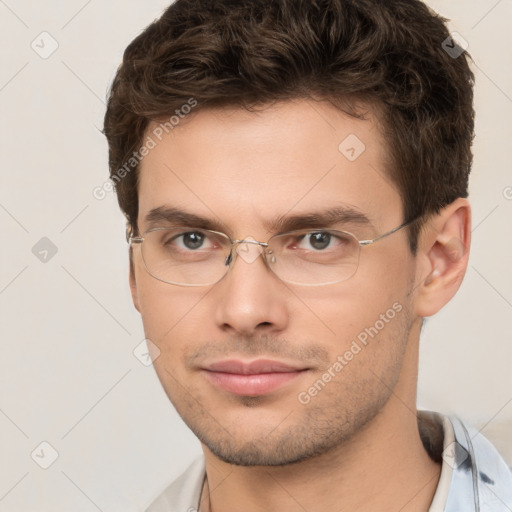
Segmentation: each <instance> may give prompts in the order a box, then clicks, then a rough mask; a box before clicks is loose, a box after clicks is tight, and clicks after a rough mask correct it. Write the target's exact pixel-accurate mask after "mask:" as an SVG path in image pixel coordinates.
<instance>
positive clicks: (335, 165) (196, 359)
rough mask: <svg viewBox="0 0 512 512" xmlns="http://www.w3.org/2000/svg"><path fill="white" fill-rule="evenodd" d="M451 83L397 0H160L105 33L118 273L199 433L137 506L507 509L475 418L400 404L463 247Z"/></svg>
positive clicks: (440, 44) (418, 16) (437, 22)
mask: <svg viewBox="0 0 512 512" xmlns="http://www.w3.org/2000/svg"><path fill="white" fill-rule="evenodd" d="M458 50H460V51H458ZM472 86H473V74H472V72H471V71H470V68H469V66H468V56H467V55H466V54H464V53H463V52H462V50H461V49H460V48H459V47H458V46H457V45H456V43H455V41H453V39H452V38H451V37H450V34H449V33H448V31H447V28H446V26H445V24H444V20H442V19H441V18H440V17H438V16H436V15H435V14H434V13H432V12H431V11H430V10H429V9H428V8H427V7H426V6H425V5H424V4H422V3H421V2H419V1H416V0H389V1H386V2H382V1H379V0H358V1H355V0H242V1H232V0H219V1H215V2H211V1H209V0H177V1H176V2H175V3H174V4H173V5H171V6H170V7H169V8H168V9H167V11H165V12H164V14H163V15H162V17H161V18H160V19H159V20H157V21H155V22H154V23H153V24H152V25H150V26H149V27H148V28H147V29H146V30H145V31H144V32H143V33H142V34H141V35H139V36H138V37H137V38H136V39H135V40H134V41H133V42H132V43H131V44H130V45H129V46H128V48H127V49H126V52H125V54H124V58H123V63H122V65H121V67H120V68H119V70H118V72H117V75H116V77H115V79H114V82H113V85H112V89H111V92H110V97H109V103H108V109H107V112H106V117H105V128H104V131H105V134H106V136H107V139H108V143H109V150H110V171H111V179H112V180H113V182H114V183H115V185H116V189H117V194H118V200H119V204H120V206H121V209H122V210H123V212H124V213H125V215H126V218H127V222H128V240H129V242H130V286H131V292H132V297H133V302H134V304H135V307H136V308H137V310H138V311H139V312H140V313H141V316H142V321H143V324H144V330H145V333H146V337H147V338H148V339H149V340H150V341H149V342H148V345H149V347H150V350H152V353H153V355H154V366H155V369H156V372H157V374H158V377H159V379H160V381H161V383H162V385H163V387H164V389H165V391H166V393H167V395H168V397H169V399H170V400H171V402H172V403H173V405H174V406H175V407H176V409H177V411H178V412H179V414H180V415H181V416H182V418H183V419H184V421H185V422H186V423H187V425H188V426H189V427H190V428H191V429H192V431H193V432H194V433H195V434H196V436H197V437H198V438H199V440H200V441H201V443H202V448H203V451H204V459H203V458H202V459H200V460H199V461H197V462H196V463H195V464H193V465H192V466H191V467H190V468H189V470H188V471H187V472H186V473H185V474H184V475H183V476H182V477H181V478H180V479H179V480H178V481H176V482H175V483H173V484H172V485H171V486H169V488H167V489H166V490H164V492H163V493H162V494H161V495H160V496H159V497H158V498H157V499H156V501H155V502H154V503H153V504H151V506H150V507H149V508H148V511H150V512H156V511H159V512H163V511H183V512H185V511H187V510H188V511H192V510H200V511H208V510H209V511H215V512H219V511H221V512H232V511H237V510H241V509H243V510H244V511H247V512H252V511H261V510H279V511H284V512H286V511H290V512H291V511H299V510H300V511H304V510H306V511H318V510H336V511H337V510H339V511H354V510H357V511H358V512H367V511H379V512H388V511H393V512H396V511H398V510H400V511H402V512H410V511H415V512H417V511H432V512H433V511H441V510H444V511H447V512H453V511H456V510H457V511H461V510H464V511H470V510H475V511H477V510H478V511H482V512H483V511H505V510H510V509H511V507H512V476H511V474H510V472H509V470H508V468H507V466H506V465H505V463H504V462H503V460H502V459H501V458H500V456H499V455H498V454H497V453H496V451H495V450H494V448H493V447H492V446H491V445H490V444H489V443H488V441H486V440H485V439H484V438H483V437H482V436H481V435H480V434H479V433H478V432H476V431H474V430H472V429H470V428H469V427H467V426H466V425H464V424H463V423H462V422H460V421H459V420H458V419H456V418H447V417H443V416H441V415H439V414H436V413H429V412H425V411H423V412H417V410H416V384H417V372H418V346H419V337H420V331H421V326H422V322H423V319H424V318H425V317H428V316H431V315H434V314H435V313H436V312H437V311H439V310H440V309H441V308H442V307H443V306H444V305H445V304H446V303H447V302H448V301H449V300H450V299H451V298H452V297H453V296H454V294H455V293H456V291H457V289H458V288H459V286H460V283H461V281H462V279H463V276H464V273H465V270H466V267H467V262H468V255H469V246H470V231H471V230H470V225H471V216H470V205H469V203H468V201H467V199H466V197H467V186H468V175H469V171H470V167H471V149H470V148H471V141H472V137H473V107H472V99H473V93H472Z"/></svg>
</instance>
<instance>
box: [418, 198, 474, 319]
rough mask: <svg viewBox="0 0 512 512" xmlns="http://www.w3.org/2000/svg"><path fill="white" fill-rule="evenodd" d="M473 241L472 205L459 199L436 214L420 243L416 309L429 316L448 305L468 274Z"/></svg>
mask: <svg viewBox="0 0 512 512" xmlns="http://www.w3.org/2000/svg"><path fill="white" fill-rule="evenodd" d="M470 243H471V208H470V205H469V202H468V201H467V200H466V199H463V198H459V199H457V200H455V201H454V202H453V203H451V204H450V205H448V206H447V207H445V208H444V209H443V210H442V211H441V213H440V214H439V215H437V216H435V217H434V218H433V219H432V220H431V221H429V223H428V225H427V226H426V227H425V229H424V231H423V232H422V240H421V243H420V244H419V252H421V254H419V255H418V256H419V257H418V261H419V262H420V263H419V265H418V267H419V268H418V269H417V271H418V277H417V279H418V281H417V285H416V288H417V292H416V312H417V314H418V316H421V317H428V316H432V315H434V314H435V313H437V312H438V311H439V310H440V309H441V308H442V307H443V306H444V305H445V304H447V303H448V302H449V301H450V300H451V299H452V298H453V296H454V295H455V293H456V292H457V290H458V289H459V287H460V285H461V283H462V280H463V278H464V275H465V273H466V269H467V265H468V259H469V247H470Z"/></svg>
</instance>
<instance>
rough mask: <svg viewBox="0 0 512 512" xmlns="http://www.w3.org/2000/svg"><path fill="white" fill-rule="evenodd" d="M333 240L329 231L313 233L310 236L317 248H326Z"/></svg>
mask: <svg viewBox="0 0 512 512" xmlns="http://www.w3.org/2000/svg"><path fill="white" fill-rule="evenodd" d="M330 241H331V235H330V234H329V233H313V234H312V235H311V237H310V243H311V246H312V247H313V248H315V249H325V248H326V247H328V245H329V242H330Z"/></svg>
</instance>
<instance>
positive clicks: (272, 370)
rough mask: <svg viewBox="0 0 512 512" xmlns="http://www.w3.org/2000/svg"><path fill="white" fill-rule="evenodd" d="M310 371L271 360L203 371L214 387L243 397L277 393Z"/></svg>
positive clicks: (217, 364) (229, 362)
mask: <svg viewBox="0 0 512 512" xmlns="http://www.w3.org/2000/svg"><path fill="white" fill-rule="evenodd" d="M308 369H309V368H305V367H302V366H295V365H290V364H287V363H284V362H282V361H274V360H269V359H258V360H255V361H249V362H244V361H241V360H235V359H230V360H225V361H217V362H214V363H211V364H209V365H207V366H205V367H203V368H202V370H203V373H204V375H205V377H206V378H207V379H208V380H209V381H210V382H211V383H212V384H213V385H214V386H216V387H219V388H221V389H223V390H225V391H228V392H229V393H233V394H235V395H243V396H261V395H266V394H269V393H272V392H274V391H277V390H278V389H281V388H282V387H283V386H285V385H286V384H288V383H290V382H291V381H293V380H295V379H297V378H298V377H299V376H300V375H302V374H303V373H304V372H306V371H308Z"/></svg>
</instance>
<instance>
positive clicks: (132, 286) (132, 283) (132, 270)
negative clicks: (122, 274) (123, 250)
mask: <svg viewBox="0 0 512 512" xmlns="http://www.w3.org/2000/svg"><path fill="white" fill-rule="evenodd" d="M129 279H130V292H131V294H132V301H133V305H134V306H135V309H136V310H137V311H138V312H139V313H140V306H139V294H138V293H137V281H136V279H135V264H134V262H133V248H132V247H130V277H129Z"/></svg>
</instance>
